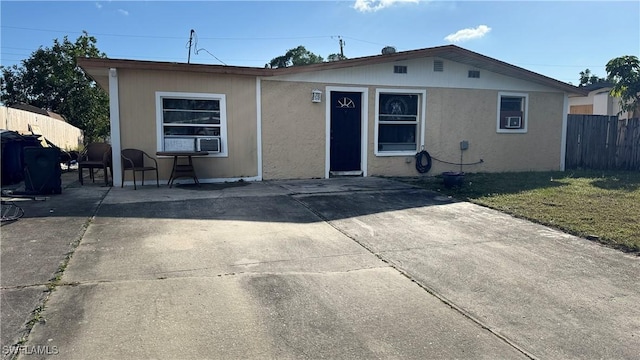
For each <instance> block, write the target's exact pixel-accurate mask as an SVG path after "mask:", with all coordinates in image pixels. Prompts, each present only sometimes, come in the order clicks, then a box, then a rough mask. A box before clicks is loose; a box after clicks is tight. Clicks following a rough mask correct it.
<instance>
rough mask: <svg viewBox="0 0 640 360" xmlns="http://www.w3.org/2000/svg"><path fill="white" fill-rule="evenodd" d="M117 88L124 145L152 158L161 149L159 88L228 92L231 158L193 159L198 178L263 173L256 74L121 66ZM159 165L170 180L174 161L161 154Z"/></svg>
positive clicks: (170, 90) (161, 173)
mask: <svg viewBox="0 0 640 360" xmlns="http://www.w3.org/2000/svg"><path fill="white" fill-rule="evenodd" d="M118 87H119V100H120V136H121V144H122V148H123V149H124V148H128V147H134V148H138V149H142V150H144V151H146V152H147V153H149V154H150V155H152V156H155V153H156V150H157V137H156V131H157V121H156V92H157V91H161V92H187V93H214V94H225V95H226V105H227V139H228V140H227V142H226V144H225V145H226V146H228V157H203V158H194V163H195V167H196V171H197V174H198V177H199V178H200V179H201V180H204V179H220V178H238V177H255V176H257V175H258V171H257V142H256V141H257V110H256V80H255V77H253V76H229V75H222V76H221V75H216V74H204V73H190V72H178V71H155V70H154V71H150V70H128V69H120V70H118ZM223 146H224V145H223ZM158 165H159V167H160V178H161V179H168V178H169V175H170V172H171V165H172V159H171V158H158ZM127 176H129V172H128V173H127ZM127 179H128V178H126V179H125V180H127Z"/></svg>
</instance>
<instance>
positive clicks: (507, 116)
mask: <svg viewBox="0 0 640 360" xmlns="http://www.w3.org/2000/svg"><path fill="white" fill-rule="evenodd" d="M527 98H528V96H527V94H514V93H500V94H499V98H498V106H499V108H498V127H497V131H498V132H502V133H509V132H516V133H524V132H526V131H527V119H526V113H527V112H526V108H527Z"/></svg>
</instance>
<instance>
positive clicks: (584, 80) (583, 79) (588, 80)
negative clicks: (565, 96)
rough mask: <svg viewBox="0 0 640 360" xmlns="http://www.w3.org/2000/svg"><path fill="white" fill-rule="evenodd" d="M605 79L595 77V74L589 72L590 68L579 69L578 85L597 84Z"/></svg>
mask: <svg viewBox="0 0 640 360" xmlns="http://www.w3.org/2000/svg"><path fill="white" fill-rule="evenodd" d="M605 81H606V80H605V78H601V77H597V76H596V75H593V74H591V70H589V69H586V70H585V71H580V85H578V86H587V85H591V84H598V83H603V82H605Z"/></svg>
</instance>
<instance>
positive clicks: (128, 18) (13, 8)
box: [0, 0, 640, 84]
mask: <svg viewBox="0 0 640 360" xmlns="http://www.w3.org/2000/svg"><path fill="white" fill-rule="evenodd" d="M0 11H1V22H0V30H1V41H2V42H1V54H0V55H1V59H0V60H1V64H2V65H4V66H9V65H13V64H18V63H19V62H20V60H22V59H26V58H28V57H29V55H30V54H31V52H33V51H34V50H36V49H37V48H38V47H40V46H43V47H48V46H51V44H52V43H53V39H55V38H58V39H62V38H63V37H64V36H65V35H67V36H68V37H69V39H71V40H75V38H77V37H78V36H79V35H80V34H81V32H82V30H86V31H88V32H89V34H90V35H93V36H95V37H96V38H97V39H98V48H99V49H100V50H101V51H103V52H105V53H106V54H107V56H108V57H111V58H120V59H137V60H155V61H170V62H186V61H187V56H188V47H187V43H188V40H189V34H190V30H191V29H193V30H195V34H196V38H197V44H195V46H194V50H193V51H192V54H191V62H192V63H201V64H221V63H224V64H227V65H237V66H254V67H263V66H264V65H265V64H266V63H268V62H269V61H270V60H271V59H272V58H274V57H276V56H279V55H283V54H284V53H285V52H286V51H287V50H288V49H291V48H293V47H296V46H298V45H303V46H305V47H306V48H307V49H308V50H310V51H312V52H313V53H315V54H318V55H321V56H323V57H324V58H326V57H327V55H329V54H331V53H338V52H339V39H340V38H342V39H343V40H344V42H345V43H346V45H345V47H344V53H345V55H346V56H347V57H349V58H354V57H360V56H369V55H376V54H379V53H380V50H381V49H382V48H383V47H385V46H387V45H391V46H394V47H396V49H397V50H398V51H404V50H414V49H422V48H427V47H432V46H439V45H447V44H455V45H458V46H461V47H463V48H466V49H469V50H472V51H475V52H478V53H481V54H483V55H487V56H490V57H493V58H496V59H498V60H502V61H505V62H508V63H511V64H513V65H517V66H520V67H523V68H526V69H528V70H531V71H535V72H537V73H540V74H543V75H546V76H550V77H552V78H555V79H558V80H561V81H565V82H572V83H574V84H577V83H578V79H579V72H580V71H583V70H584V69H586V68H589V69H591V71H592V73H594V74H595V75H598V76H601V77H604V76H605V75H606V72H605V69H604V67H605V64H606V63H607V61H609V60H610V59H612V58H614V57H618V56H622V55H636V56H639V55H640V25H639V22H638V20H639V19H640V1H622V2H615V1H532V2H525V1H494V2H486V1H444V0H443V1H422V0H420V1H417V0H404V1H399V0H380V1H378V0H376V1H374V0H349V1H347V0H344V1H320V0H316V1H190V2H187V1H181V2H176V1H136V2H131V1H68V2H63V1H46V2H34V1H4V0H3V1H2V2H0ZM196 49H197V51H196ZM196 52H197V53H196Z"/></svg>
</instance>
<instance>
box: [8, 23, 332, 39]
mask: <svg viewBox="0 0 640 360" xmlns="http://www.w3.org/2000/svg"><path fill="white" fill-rule="evenodd" d="M0 27H1V28H6V29H16V30H29V31H42V32H55V33H66V34H82V31H64V30H53V29H36V28H26V27H19V26H7V25H1V26H0ZM89 35H92V36H114V37H131V38H149V39H176V40H180V39H183V38H182V37H178V36H157V35H131V34H108V33H89ZM332 36H333V35H311V36H274V37H270V36H265V37H201V38H200V39H201V40H232V41H236V40H250V41H253V40H297V39H326V38H331V37H332Z"/></svg>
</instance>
